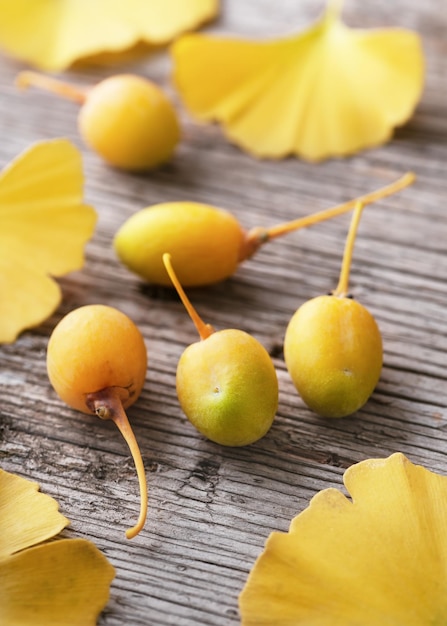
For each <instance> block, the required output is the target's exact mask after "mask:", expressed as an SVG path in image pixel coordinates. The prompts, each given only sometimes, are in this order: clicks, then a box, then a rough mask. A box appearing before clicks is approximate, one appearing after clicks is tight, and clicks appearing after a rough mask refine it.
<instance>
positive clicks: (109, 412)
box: [88, 387, 147, 539]
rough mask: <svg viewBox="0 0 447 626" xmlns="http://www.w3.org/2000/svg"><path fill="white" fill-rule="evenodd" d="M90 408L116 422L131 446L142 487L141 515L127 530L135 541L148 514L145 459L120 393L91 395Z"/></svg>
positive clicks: (105, 391)
mask: <svg viewBox="0 0 447 626" xmlns="http://www.w3.org/2000/svg"><path fill="white" fill-rule="evenodd" d="M88 406H89V407H91V409H92V410H93V411H94V412H95V413H96V415H97V416H98V417H100V418H101V419H104V420H106V419H110V420H112V421H113V422H115V424H116V426H117V428H118V430H119V431H120V433H121V435H122V436H123V437H124V439H125V441H126V443H127V445H128V446H129V450H130V453H131V455H132V458H133V460H134V463H135V468H136V470H137V477H138V483H139V487H140V514H139V517H138V521H137V523H136V524H135V526H133V527H132V528H129V529H128V530H126V537H127V539H133V538H134V537H135V536H136V535H138V533H139V532H140V531H141V530H142V529H143V526H144V524H145V522H146V514H147V483H146V473H145V471H144V465H143V459H142V457H141V452H140V448H139V446H138V442H137V440H136V438H135V435H134V432H133V430H132V427H131V425H130V423H129V419H128V417H127V415H126V412H125V411H124V408H123V404H122V402H121V398H120V396H119V392H118V391H116V390H115V389H114V388H113V387H112V388H108V389H104V390H102V391H98V392H96V393H94V394H90V397H89V398H88Z"/></svg>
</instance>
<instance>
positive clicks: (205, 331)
mask: <svg viewBox="0 0 447 626" xmlns="http://www.w3.org/2000/svg"><path fill="white" fill-rule="evenodd" d="M163 263H164V266H165V268H166V271H167V272H168V275H169V278H170V279H171V281H172V284H173V285H174V287H175V289H176V291H177V293H178V295H179V296H180V300H181V301H182V302H183V306H184V307H185V309H186V310H187V312H188V314H189V317H190V318H191V319H192V321H193V323H194V326H195V327H196V328H197V332H198V333H199V335H200V339H207V337H209V336H210V335H212V333H213V332H214V328H213V327H212V326H211V324H205V322H204V321H203V320H202V318H201V317H200V315H199V314H198V313H197V311H196V310H195V308H194V307H193V305H192V304H191V302H190V300H189V298H188V296H187V295H186V293H185V292H184V290H183V287H182V286H181V284H180V281H179V279H178V278H177V275H176V273H175V271H174V268H173V267H172V260H171V255H170V254H169V253H168V252H165V253H164V254H163Z"/></svg>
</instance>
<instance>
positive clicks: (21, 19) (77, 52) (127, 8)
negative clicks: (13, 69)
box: [0, 0, 218, 70]
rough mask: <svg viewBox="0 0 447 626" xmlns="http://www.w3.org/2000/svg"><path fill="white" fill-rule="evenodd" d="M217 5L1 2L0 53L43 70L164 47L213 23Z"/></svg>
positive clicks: (192, 0)
mask: <svg viewBox="0 0 447 626" xmlns="http://www.w3.org/2000/svg"><path fill="white" fill-rule="evenodd" d="M217 10H218V0H188V1H187V2H185V0H163V2H159V1H158V0H126V2H110V0H76V2H73V1H72V0H14V2H11V0H0V16H1V19H0V48H3V49H4V50H5V51H6V52H8V53H9V54H11V55H12V56H15V57H18V58H20V59H22V60H24V61H28V62H29V63H31V64H32V65H34V66H36V67H39V68H41V69H45V70H62V69H65V68H67V67H68V66H70V65H72V64H73V63H74V62H75V61H78V60H79V59H84V58H86V57H92V56H96V55H100V54H101V53H121V52H122V51H127V50H129V49H130V48H133V47H134V46H137V45H138V44H139V43H141V42H142V43H144V44H149V45H165V44H167V43H169V42H170V41H172V40H173V39H174V38H175V37H177V36H178V35H179V34H180V33H182V32H185V31H188V30H193V29H194V28H196V27H198V26H199V25H200V24H202V23H203V22H205V21H207V20H209V19H211V18H213V17H214V16H215V15H216V13H217Z"/></svg>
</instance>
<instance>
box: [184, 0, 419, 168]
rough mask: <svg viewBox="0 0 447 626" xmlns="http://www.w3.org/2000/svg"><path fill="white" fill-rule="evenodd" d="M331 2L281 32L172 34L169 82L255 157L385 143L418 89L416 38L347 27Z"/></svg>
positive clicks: (314, 154)
mask: <svg viewBox="0 0 447 626" xmlns="http://www.w3.org/2000/svg"><path fill="white" fill-rule="evenodd" d="M339 4H340V3H339V2H337V1H332V2H331V1H329V3H328V7H327V9H326V12H325V13H324V15H323V16H322V17H321V18H320V19H319V20H318V21H317V22H315V23H314V24H313V25H312V26H311V27H310V28H308V29H307V30H305V31H303V32H300V33H298V34H295V35H292V36H289V37H284V38H282V39H275V40H268V41H265V40H264V41H248V40H243V39H236V38H223V37H222V38H219V37H216V36H207V35H199V34H190V35H184V36H182V37H180V38H179V39H178V40H177V41H176V42H175V43H174V44H173V46H172V56H173V61H174V81H175V83H176V86H177V88H178V90H179V92H180V94H181V96H182V98H183V100H184V103H185V105H186V107H187V108H188V109H189V110H190V112H191V113H192V114H193V115H195V116H196V117H197V118H199V119H202V120H216V121H219V122H221V123H222V125H223V127H224V129H225V132H226V134H227V136H228V138H229V139H230V140H231V141H233V142H234V143H236V144H238V145H239V146H240V147H242V148H243V149H245V150H246V151H248V152H249V153H251V154H253V155H254V156H257V157H267V158H281V157H285V156H287V155H291V154H293V155H296V156H299V157H302V158H304V159H307V160H309V161H319V160H322V159H325V158H329V157H335V156H345V155H348V154H353V153H355V152H357V151H359V150H362V149H365V148H369V147H373V146H377V145H380V144H383V143H385V142H386V141H388V140H389V139H390V138H391V136H392V133H393V130H394V128H395V127H396V126H399V125H401V124H403V123H405V122H406V121H407V120H408V119H409V118H410V117H411V115H412V114H413V112H414V109H415V107H416V105H417V103H418V101H419V99H420V97H421V94H422V89H423V80H424V58H423V52H422V48H421V42H420V38H419V36H418V35H417V34H416V33H415V32H412V31H410V30H405V29H402V28H386V29H352V28H349V27H347V26H346V25H345V24H344V23H343V22H342V20H341V18H340V7H339Z"/></svg>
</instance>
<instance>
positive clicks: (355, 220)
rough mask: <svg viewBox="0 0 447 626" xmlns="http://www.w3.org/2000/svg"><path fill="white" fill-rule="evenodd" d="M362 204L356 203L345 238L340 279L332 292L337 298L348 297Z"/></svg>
mask: <svg viewBox="0 0 447 626" xmlns="http://www.w3.org/2000/svg"><path fill="white" fill-rule="evenodd" d="M364 206H365V205H364V204H363V202H357V204H356V205H355V209H354V214H353V216H352V219H351V224H350V226H349V231H348V236H347V238H346V244H345V251H344V254H343V261H342V264H341V270H340V278H339V281H338V285H337V288H336V289H334V291H333V292H332V295H333V296H337V297H338V298H345V297H346V296H347V295H348V288H349V275H350V272H351V263H352V253H353V251H354V243H355V238H356V236H357V230H358V226H359V223H360V217H361V215H362V211H363V208H364Z"/></svg>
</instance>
